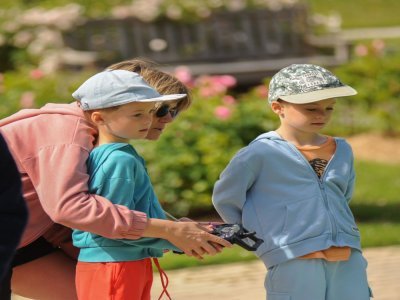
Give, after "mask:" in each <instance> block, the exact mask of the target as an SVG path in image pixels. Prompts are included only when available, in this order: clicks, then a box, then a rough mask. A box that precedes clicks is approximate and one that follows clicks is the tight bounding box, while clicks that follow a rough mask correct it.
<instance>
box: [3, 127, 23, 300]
mask: <svg viewBox="0 0 400 300" xmlns="http://www.w3.org/2000/svg"><path fill="white" fill-rule="evenodd" d="M27 220H28V212H27V208H26V206H25V200H24V198H23V196H22V184H21V177H20V175H19V172H18V169H17V166H16V164H15V161H14V159H13V157H12V155H11V153H10V151H9V149H8V147H7V143H6V141H5V140H4V138H3V136H2V135H1V134H0V299H2V300H3V299H10V295H11V290H10V286H9V281H10V279H11V267H10V263H11V261H12V259H13V257H14V254H15V250H16V248H17V246H18V243H19V241H20V239H21V236H22V233H23V231H24V228H25V225H26V223H27Z"/></svg>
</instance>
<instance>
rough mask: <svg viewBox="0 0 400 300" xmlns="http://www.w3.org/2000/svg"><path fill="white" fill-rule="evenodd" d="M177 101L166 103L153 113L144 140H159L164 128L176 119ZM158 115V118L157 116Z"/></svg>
mask: <svg viewBox="0 0 400 300" xmlns="http://www.w3.org/2000/svg"><path fill="white" fill-rule="evenodd" d="M177 106H178V101H168V102H166V103H164V104H162V105H161V106H160V108H158V109H157V111H156V112H155V113H154V116H153V121H152V122H151V125H150V128H149V131H148V133H147V136H146V139H148V140H151V141H156V140H158V139H159V138H160V135H161V133H162V132H163V130H164V128H165V126H167V124H168V123H171V122H172V121H173V120H174V118H175V117H176V112H177V111H176V108H177ZM157 115H159V116H157Z"/></svg>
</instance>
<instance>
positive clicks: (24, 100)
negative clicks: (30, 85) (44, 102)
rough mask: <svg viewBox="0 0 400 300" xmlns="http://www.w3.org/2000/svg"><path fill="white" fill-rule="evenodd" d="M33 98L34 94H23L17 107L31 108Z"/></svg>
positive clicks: (33, 101) (33, 102)
mask: <svg viewBox="0 0 400 300" xmlns="http://www.w3.org/2000/svg"><path fill="white" fill-rule="evenodd" d="M35 98H36V96H35V93H34V92H25V93H23V94H22V96H21V98H20V100H19V105H20V106H21V108H31V107H33V106H34V105H35Z"/></svg>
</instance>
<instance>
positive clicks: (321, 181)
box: [286, 140, 337, 242]
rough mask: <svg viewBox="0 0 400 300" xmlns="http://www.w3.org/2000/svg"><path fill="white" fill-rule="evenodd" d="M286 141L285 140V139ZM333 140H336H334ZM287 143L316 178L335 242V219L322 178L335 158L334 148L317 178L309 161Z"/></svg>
mask: <svg viewBox="0 0 400 300" xmlns="http://www.w3.org/2000/svg"><path fill="white" fill-rule="evenodd" d="M286 142H287V141H286ZM335 142H336V140H335ZM287 144H288V145H289V147H290V148H291V149H292V150H293V151H295V153H296V154H297V155H299V156H300V157H301V159H302V160H303V162H304V163H305V164H306V165H307V166H308V169H309V170H310V171H311V172H312V174H313V176H314V178H315V179H316V180H317V182H318V186H319V189H320V192H321V195H322V198H323V201H324V205H325V208H326V210H327V212H328V215H329V222H330V223H331V230H332V240H333V241H334V242H336V237H337V225H336V220H335V216H334V215H333V213H332V211H331V210H330V208H329V203H328V197H327V195H326V191H325V186H324V178H325V175H326V174H327V171H328V169H329V167H330V165H331V161H332V160H333V159H334V158H335V155H336V150H335V153H334V154H333V155H332V157H331V159H330V160H329V161H328V163H327V165H326V167H325V170H324V172H323V173H322V176H321V178H319V177H318V175H317V173H315V170H314V169H313V168H312V167H311V165H310V163H309V162H308V161H307V159H306V158H305V157H304V155H303V154H302V153H301V152H300V151H299V150H298V149H297V148H296V147H295V146H294V145H292V144H291V143H290V142H287Z"/></svg>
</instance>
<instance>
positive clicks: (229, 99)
mask: <svg viewBox="0 0 400 300" xmlns="http://www.w3.org/2000/svg"><path fill="white" fill-rule="evenodd" d="M222 102H223V103H225V104H226V105H233V104H235V103H236V99H235V98H234V97H233V96H231V95H225V96H223V97H222Z"/></svg>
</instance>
